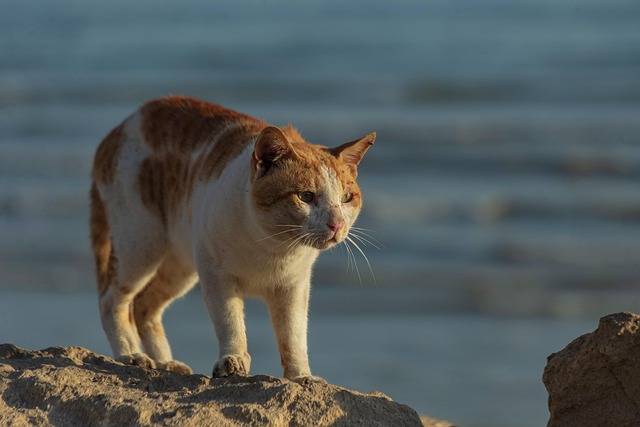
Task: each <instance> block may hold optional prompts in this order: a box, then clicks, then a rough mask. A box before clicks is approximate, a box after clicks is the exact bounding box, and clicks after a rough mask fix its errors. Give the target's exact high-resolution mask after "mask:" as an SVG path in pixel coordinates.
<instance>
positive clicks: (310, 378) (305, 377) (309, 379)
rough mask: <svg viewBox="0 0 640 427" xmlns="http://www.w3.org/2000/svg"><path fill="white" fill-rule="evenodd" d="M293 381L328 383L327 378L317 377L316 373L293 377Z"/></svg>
mask: <svg viewBox="0 0 640 427" xmlns="http://www.w3.org/2000/svg"><path fill="white" fill-rule="evenodd" d="M291 381H293V382H296V383H298V384H300V385H310V384H318V383H320V384H326V383H327V380H325V379H324V378H322V377H317V376H315V375H301V376H299V377H294V378H291Z"/></svg>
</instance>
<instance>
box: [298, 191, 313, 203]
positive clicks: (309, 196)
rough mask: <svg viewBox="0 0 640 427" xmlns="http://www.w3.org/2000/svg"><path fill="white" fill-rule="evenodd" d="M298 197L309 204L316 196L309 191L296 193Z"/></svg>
mask: <svg viewBox="0 0 640 427" xmlns="http://www.w3.org/2000/svg"><path fill="white" fill-rule="evenodd" d="M298 197H299V198H300V200H302V201H303V202H305V203H311V202H313V199H315V197H316V195H315V194H313V192H311V191H303V192H302V193H298Z"/></svg>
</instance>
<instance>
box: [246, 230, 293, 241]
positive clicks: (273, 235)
mask: <svg viewBox="0 0 640 427" xmlns="http://www.w3.org/2000/svg"><path fill="white" fill-rule="evenodd" d="M293 231H298V229H296V228H290V229H288V230H284V231H280V232H279V233H275V234H272V235H270V236H267V237H263V238H262V239H258V240H256V242H262V241H263V240H267V239H271V238H273V237H275V236H278V235H280V234H284V233H291V232H293Z"/></svg>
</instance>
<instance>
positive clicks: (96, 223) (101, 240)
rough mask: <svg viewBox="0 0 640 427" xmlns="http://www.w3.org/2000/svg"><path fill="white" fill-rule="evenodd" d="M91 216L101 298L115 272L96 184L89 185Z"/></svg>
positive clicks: (103, 210)
mask: <svg viewBox="0 0 640 427" xmlns="http://www.w3.org/2000/svg"><path fill="white" fill-rule="evenodd" d="M90 196H91V215H90V220H89V226H90V230H91V246H92V248H93V255H94V256H95V260H96V276H97V279H98V294H99V295H100V296H102V295H103V294H104V293H105V292H106V291H107V287H108V286H109V282H110V280H111V276H112V275H113V272H114V271H115V265H114V263H115V261H116V260H115V256H114V254H113V249H112V247H111V232H110V229H109V223H108V222H107V212H106V210H105V208H104V203H103V202H102V198H101V197H100V192H99V191H98V188H97V187H96V183H95V182H92V183H91V192H90Z"/></svg>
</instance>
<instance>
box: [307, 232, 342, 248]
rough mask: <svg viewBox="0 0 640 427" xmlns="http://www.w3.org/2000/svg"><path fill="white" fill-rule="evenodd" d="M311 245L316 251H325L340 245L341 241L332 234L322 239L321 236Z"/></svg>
mask: <svg viewBox="0 0 640 427" xmlns="http://www.w3.org/2000/svg"><path fill="white" fill-rule="evenodd" d="M310 243H311V244H310V246H312V247H314V248H316V249H319V250H325V249H329V248H331V247H333V246H335V245H337V244H338V243H340V240H339V238H338V235H337V234H334V233H332V234H329V235H325V236H322V237H320V236H319V237H318V238H316V239H314V240H313V241H312V242H310Z"/></svg>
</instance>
